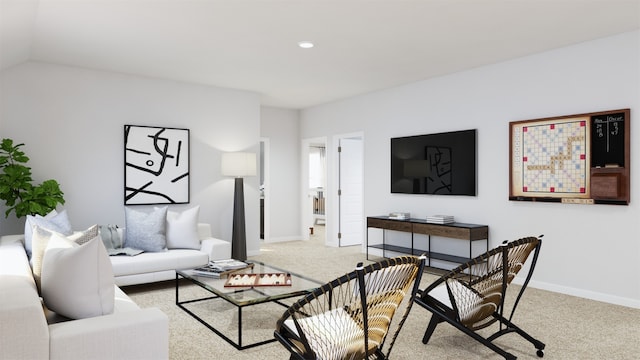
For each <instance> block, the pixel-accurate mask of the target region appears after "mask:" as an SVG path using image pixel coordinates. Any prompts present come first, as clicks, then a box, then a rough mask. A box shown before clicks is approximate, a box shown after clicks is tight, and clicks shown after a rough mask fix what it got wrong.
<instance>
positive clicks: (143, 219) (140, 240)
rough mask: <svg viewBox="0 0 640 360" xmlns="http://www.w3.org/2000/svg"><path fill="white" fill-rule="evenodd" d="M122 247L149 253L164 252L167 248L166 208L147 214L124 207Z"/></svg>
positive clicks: (156, 209)
mask: <svg viewBox="0 0 640 360" xmlns="http://www.w3.org/2000/svg"><path fill="white" fill-rule="evenodd" d="M124 210H125V222H126V226H125V236H124V247H128V248H133V249H138V250H144V251H149V252H158V251H164V250H165V249H166V247H167V237H166V234H165V226H166V225H165V223H166V219H167V207H166V206H164V207H161V208H155V209H153V211H151V212H149V213H145V212H142V211H137V210H133V209H131V208H128V207H125V208H124Z"/></svg>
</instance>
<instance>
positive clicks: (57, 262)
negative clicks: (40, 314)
mask: <svg viewBox="0 0 640 360" xmlns="http://www.w3.org/2000/svg"><path fill="white" fill-rule="evenodd" d="M41 282H42V285H41V286H42V298H43V300H44V303H45V305H46V306H47V307H48V308H49V309H50V310H51V311H54V312H56V313H58V314H59V315H62V316H65V317H68V318H71V319H82V318H88V317H93V316H100V315H106V314H111V313H113V307H114V279H113V271H112V269H111V262H110V261H109V255H107V250H106V249H105V248H104V244H102V239H101V238H100V236H96V237H95V238H93V239H92V240H90V241H88V242H86V243H84V244H83V245H77V244H75V243H74V242H73V241H70V240H68V239H66V238H63V237H61V236H59V235H58V234H55V233H54V234H53V235H52V236H51V239H50V240H49V245H48V246H47V250H46V251H45V254H44V259H43V263H42V280H41Z"/></svg>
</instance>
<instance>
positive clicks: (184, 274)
mask: <svg viewBox="0 0 640 360" xmlns="http://www.w3.org/2000/svg"><path fill="white" fill-rule="evenodd" d="M252 262H253V263H254V264H255V265H254V269H253V272H274V271H277V272H287V273H289V274H291V275H292V282H293V284H296V282H303V284H299V285H305V284H308V285H313V287H309V288H304V289H301V288H300V287H291V288H290V287H288V286H277V287H273V286H271V287H264V288H263V287H246V288H244V287H243V288H224V287H223V284H224V282H225V281H226V279H215V278H208V277H205V276H197V274H195V273H193V272H192V270H177V271H176V305H177V306H178V307H180V308H181V309H182V310H184V311H185V312H186V313H187V314H189V315H191V316H192V317H193V318H194V319H196V320H198V321H199V322H200V323H201V324H202V325H204V326H206V327H207V328H208V329H210V330H211V331H213V332H214V333H216V334H217V335H218V336H220V337H221V338H222V339H224V340H225V341H226V342H228V343H229V344H231V345H233V347H235V348H236V349H238V350H244V349H248V348H252V347H256V346H260V345H264V344H268V343H271V342H274V341H276V339H275V338H271V339H267V340H262V341H257V342H254V343H250V344H246V345H243V344H242V308H244V307H247V306H253V305H258V304H265V303H270V302H271V303H276V304H278V305H280V306H283V307H285V308H287V307H289V306H290V305H291V304H285V303H283V302H281V301H280V300H283V299H288V298H292V297H301V296H303V295H305V294H307V293H308V292H309V291H311V290H313V289H314V288H315V287H317V286H320V285H322V283H320V282H318V281H316V280H313V279H310V278H307V277H305V276H302V275H298V274H295V273H292V272H290V271H287V270H284V269H280V268H277V267H275V266H271V265H267V264H264V263H261V262H258V261H252ZM180 278H183V279H187V280H190V281H191V282H192V283H193V284H195V285H198V286H199V287H201V288H203V289H205V290H206V291H208V292H210V293H211V294H213V296H208V297H203V298H197V299H191V300H185V301H180ZM315 285H317V286H315ZM238 294H243V295H244V294H248V295H250V298H249V300H245V301H238V300H237V299H236V298H235V296H237V295H238ZM215 299H223V300H225V301H227V302H228V303H230V304H232V305H234V306H235V307H236V308H237V309H238V341H237V342H236V341H234V340H233V339H231V338H229V337H228V336H227V335H225V334H224V333H222V331H220V330H218V329H216V328H215V327H214V326H213V325H211V324H210V323H208V322H207V321H206V320H204V319H202V318H201V317H200V316H198V315H197V314H196V313H194V312H192V311H191V310H189V309H188V308H187V307H185V306H184V305H185V304H190V303H195V302H201V301H207V300H215ZM276 320H277V319H274V320H273V321H274V329H275V321H276Z"/></svg>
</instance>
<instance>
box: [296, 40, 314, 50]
mask: <svg viewBox="0 0 640 360" xmlns="http://www.w3.org/2000/svg"><path fill="white" fill-rule="evenodd" d="M298 46H300V47H301V48H303V49H311V48H312V47H313V43H312V42H311V41H300V42H298Z"/></svg>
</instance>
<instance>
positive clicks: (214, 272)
mask: <svg viewBox="0 0 640 360" xmlns="http://www.w3.org/2000/svg"><path fill="white" fill-rule="evenodd" d="M248 268H253V264H252V263H246V262H244V261H240V260H234V259H228V260H217V261H209V264H207V265H205V266H202V267H199V268H195V269H193V272H194V273H196V274H198V275H204V276H209V277H213V278H223V277H225V276H227V275H229V274H231V273H234V272H236V271H240V270H243V269H248Z"/></svg>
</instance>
